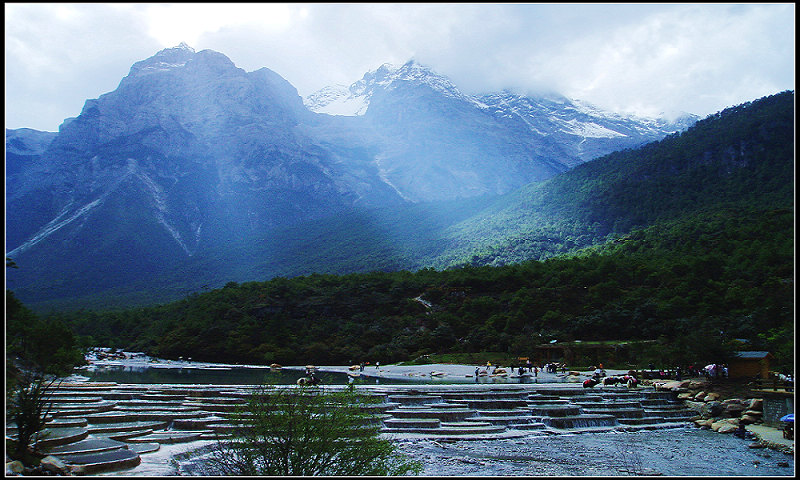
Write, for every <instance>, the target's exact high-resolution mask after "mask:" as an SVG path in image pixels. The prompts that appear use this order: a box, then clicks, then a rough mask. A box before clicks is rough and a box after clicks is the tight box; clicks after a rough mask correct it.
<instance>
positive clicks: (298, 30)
mask: <svg viewBox="0 0 800 480" xmlns="http://www.w3.org/2000/svg"><path fill="white" fill-rule="evenodd" d="M794 40H795V38H794V5H793V4H772V5H762V4H750V5H747V4H745V5H726V4H698V5H694V4H637V5H629V4H611V5H602V4H551V5H548V4H505V5H498V4H436V3H434V4H424V3H423V4H249V3H245V4H236V3H234V4H227V3H226V4H6V124H7V126H8V127H10V128H18V127H23V126H26V127H31V128H38V129H46V130H55V129H56V128H57V126H58V124H59V123H60V122H61V121H62V120H63V119H64V118H66V117H69V116H75V115H77V114H78V113H79V112H80V109H81V107H82V105H83V102H84V101H85V100H86V99H89V98H96V97H98V96H99V95H101V94H103V93H105V92H108V91H111V90H113V89H115V88H116V86H117V85H118V83H119V81H120V80H121V78H122V77H123V76H125V75H126V74H127V73H128V70H129V68H130V66H131V65H132V64H133V63H134V62H136V61H139V60H142V59H144V58H147V57H149V56H152V55H153V54H155V53H156V52H157V51H158V50H160V49H162V48H166V47H171V46H175V45H177V44H178V43H180V42H181V41H185V42H187V43H189V44H190V45H191V46H192V47H194V48H195V49H197V50H202V49H206V48H208V49H212V50H216V51H219V52H222V53H224V54H225V55H227V56H228V57H230V58H231V60H232V61H233V62H234V63H235V64H236V65H237V66H239V67H241V68H243V69H245V70H247V71H252V70H256V69H258V68H261V67H267V68H270V69H271V70H274V71H275V72H277V73H278V74H280V75H281V76H283V77H284V78H286V79H287V80H288V81H289V82H290V83H292V84H293V85H294V86H295V87H296V88H297V89H298V91H299V93H300V94H301V95H308V94H310V93H312V92H314V91H316V90H317V89H319V88H322V87H323V86H326V85H329V84H333V83H342V84H349V83H351V82H354V81H356V80H358V79H359V78H361V76H363V74H364V73H366V72H367V71H369V70H373V69H375V68H377V67H378V66H380V65H381V64H383V63H394V64H401V63H403V62H405V61H407V60H409V59H410V58H415V59H416V60H417V61H419V62H420V63H423V64H426V65H429V66H430V67H432V68H433V69H434V70H436V71H438V72H439V73H442V74H444V75H447V76H449V77H450V78H451V79H452V80H453V81H454V83H455V84H456V85H458V86H459V87H460V88H461V89H462V90H464V91H466V92H468V93H479V92H486V91H496V90H500V89H511V90H514V91H518V92H520V93H529V92H530V93H532V92H540V91H547V90H552V91H557V92H560V93H563V94H565V95H567V96H570V97H573V98H578V99H581V100H585V101H589V102H592V103H595V104H597V105H598V106H601V107H604V108H609V109H614V110H617V111H628V112H633V113H639V114H648V115H653V114H658V113H659V112H668V111H673V110H684V111H688V112H691V113H696V114H699V115H706V114H709V113H713V112H715V111H718V110H720V109H722V108H725V107H727V106H730V105H734V104H737V103H742V102H744V101H748V100H753V99H755V98H758V97H760V96H764V95H769V94H772V93H776V92H778V91H780V90H784V89H793V88H794V44H795V41H794Z"/></svg>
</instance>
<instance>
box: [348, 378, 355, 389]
mask: <svg viewBox="0 0 800 480" xmlns="http://www.w3.org/2000/svg"><path fill="white" fill-rule="evenodd" d="M347 388H348V389H349V390H350V391H351V392H352V391H353V390H354V389H355V388H356V386H355V379H354V378H353V377H352V376H350V375H348V376H347Z"/></svg>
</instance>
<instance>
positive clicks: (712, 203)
mask: <svg viewBox="0 0 800 480" xmlns="http://www.w3.org/2000/svg"><path fill="white" fill-rule="evenodd" d="M793 102H794V93H793V92H784V93H782V94H778V95H774V96H771V97H765V98H763V99H760V100H757V101H754V102H752V103H748V104H745V105H741V106H738V107H733V108H730V109H726V110H724V111H722V112H720V113H718V114H716V115H712V116H710V117H708V118H707V119H704V120H701V121H699V122H698V123H697V124H696V125H695V126H694V127H692V128H690V129H689V130H688V131H687V132H684V133H682V134H676V135H673V136H670V137H668V138H666V139H664V140H662V141H661V142H655V143H653V144H649V145H647V146H645V147H643V148H640V149H637V150H628V151H623V152H618V153H614V154H611V155H608V156H606V157H602V158H600V159H597V160H594V161H591V162H587V163H585V164H582V165H580V166H578V167H576V168H574V169H572V170H571V171H569V172H566V173H564V174H562V175H559V176H557V177H555V178H554V179H552V180H550V181H547V182H544V183H542V184H532V185H531V186H529V187H527V188H525V189H522V190H520V191H518V192H516V193H515V194H513V195H512V197H513V198H511V199H508V198H507V199H506V201H505V202H503V203H502V205H504V208H502V209H499V207H497V206H498V205H500V203H496V204H494V206H492V207H491V208H488V209H487V210H486V215H485V221H484V223H485V222H489V223H490V224H492V225H498V226H499V225H507V228H506V229H505V230H501V232H502V233H501V234H498V236H497V237H496V238H495V240H496V241H495V243H494V246H491V247H486V248H483V249H482V247H480V244H481V243H483V244H488V243H487V242H488V241H487V240H481V239H480V238H479V237H480V236H479V235H478V234H477V233H476V232H479V231H483V232H488V231H492V230H493V228H494V227H492V226H491V225H488V226H487V225H483V226H482V227H480V228H478V227H477V226H476V224H475V223H474V222H473V223H463V224H461V226H462V229H463V230H462V233H463V231H466V230H470V229H472V230H471V231H472V233H474V234H475V235H473V237H474V238H476V239H477V240H476V241H475V242H477V243H475V244H474V245H473V247H474V249H473V251H474V252H478V253H475V254H474V255H472V257H471V258H468V259H467V258H465V259H463V261H462V262H461V263H458V262H456V263H454V264H453V265H458V266H457V267H451V268H446V269H441V270H435V269H433V268H419V269H417V270H416V271H410V270H404V269H388V270H391V271H371V272H363V273H350V274H342V275H334V274H325V273H312V274H309V275H304V276H295V277H276V278H273V279H271V280H268V281H262V282H245V283H236V282H229V283H227V284H226V285H225V286H224V287H223V288H219V289H216V290H213V291H208V292H205V293H195V294H191V295H189V296H188V297H186V298H185V299H183V300H180V301H176V302H172V303H167V304H162V305H156V306H148V307H135V308H127V309H118V310H109V311H90V310H72V311H60V312H52V313H50V314H47V315H46V318H47V319H48V321H59V322H62V323H63V324H64V325H68V326H69V328H70V329H71V330H72V332H74V333H75V334H76V335H78V336H79V337H80V338H81V339H82V341H83V342H84V343H85V344H87V345H101V344H102V345H109V346H114V347H124V348H127V349H130V350H136V351H144V352H147V353H149V354H151V355H153V356H159V357H163V358H178V357H179V356H183V357H193V358H194V359H196V360H205V361H225V362H245V363H261V364H270V363H273V362H277V363H280V364H305V363H316V364H344V363H348V362H358V361H363V360H367V361H381V362H382V363H388V362H397V361H403V360H410V359H414V358H417V357H419V356H421V355H425V354H431V353H439V354H443V353H470V352H487V351H495V352H507V353H511V354H515V355H516V354H519V355H522V356H525V355H527V354H528V353H530V352H531V350H532V349H533V348H534V347H535V346H536V345H538V344H541V343H546V342H549V341H551V340H553V339H557V340H558V341H569V340H576V339H582V340H618V341H623V340H657V342H654V343H650V344H648V346H647V347H646V348H641V349H639V350H638V351H631V352H629V355H628V357H627V358H625V359H624V360H625V361H626V364H636V365H640V366H641V365H646V364H647V363H650V362H653V363H658V364H665V365H678V364H690V363H694V364H700V363H702V362H706V361H708V362H715V363H723V362H725V360H726V359H727V358H729V357H730V355H731V352H732V350H733V349H734V343H733V341H734V339H745V340H747V341H748V342H749V346H748V347H747V348H748V349H752V350H758V349H764V350H769V351H770V352H772V353H773V355H774V356H775V363H774V366H775V368H776V369H778V370H779V369H785V368H789V367H790V366H791V365H792V364H793V343H792V338H793V336H794V323H793V305H794V304H793V298H794V295H793V291H794V271H793V259H794V224H793V223H794V206H793V191H794V182H793V145H794V137H793V135H794V133H793V132H794V127H793V125H794V120H793V112H794V106H793ZM498 202H499V201H498ZM545 217H547V218H549V219H550V221H549V222H545V221H544V220H543V219H544V218H545ZM534 225H536V226H535V227H534ZM498 228H499V227H498ZM534 228H535V229H537V230H536V231H535V232H534V231H533V230H531V229H534ZM515 229H516V230H515ZM571 231H575V232H583V233H582V234H581V235H578V236H575V235H573V234H570V233H569V232H571ZM515 232H516V233H515ZM592 232H594V233H592ZM454 235H456V234H455V233H454ZM466 236H468V235H465V236H462V237H459V236H458V235H456V236H454V237H453V238H452V241H453V242H454V244H455V245H460V244H461V243H460V240H458V239H459V238H462V239H463V238H466ZM346 238H348V239H351V240H352V239H353V237H346ZM497 238H505V239H506V240H505V241H497ZM537 238H539V239H540V240H541V239H543V238H550V240H551V241H550V242H549V243H548V244H547V245H549V246H548V247H547V248H549V249H550V250H549V251H548V252H542V251H540V250H539V249H538V248H539V247H535V245H540V246H541V245H544V244H545V243H547V242H544V240H542V241H539V240H536V239H537ZM559 238H560V239H561V240H558V239H559ZM554 239H555V240H554ZM569 239H571V240H569ZM599 239H603V241H599ZM567 240H569V242H568V241H567ZM336 242H337V239H336V237H332V238H331V243H332V244H334V245H335V244H336ZM543 242H544V243H543ZM559 245H560V246H559ZM253 248H254V251H255V252H257V251H258V248H259V247H258V245H254V246H253ZM365 248H366V250H367V251H369V248H368V246H366V247H365ZM453 251H454V252H456V251H458V249H457V248H456V249H454V250H453ZM480 252H483V253H480ZM333 253H335V252H333ZM556 254H558V255H556ZM331 258H332V260H331V261H332V262H335V261H336V260H335V259H336V258H337V257H336V256H335V255H333V254H332V255H331ZM526 258H527V259H528V260H524V261H520V260H522V259H526ZM534 259H535V260H534ZM329 266H330V265H329V264H321V265H320V270H322V271H325V269H326V268H327V267H329ZM634 350H635V349H634Z"/></svg>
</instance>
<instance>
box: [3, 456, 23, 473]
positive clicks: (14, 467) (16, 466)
mask: <svg viewBox="0 0 800 480" xmlns="http://www.w3.org/2000/svg"><path fill="white" fill-rule="evenodd" d="M24 470H25V465H23V464H22V462H20V461H19V460H14V461H12V462H7V463H6V475H22V472H23V471H24Z"/></svg>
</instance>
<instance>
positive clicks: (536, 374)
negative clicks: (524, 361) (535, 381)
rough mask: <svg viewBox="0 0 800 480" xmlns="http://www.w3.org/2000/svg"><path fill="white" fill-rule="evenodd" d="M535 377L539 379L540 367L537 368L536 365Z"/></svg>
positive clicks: (534, 369) (534, 368)
mask: <svg viewBox="0 0 800 480" xmlns="http://www.w3.org/2000/svg"><path fill="white" fill-rule="evenodd" d="M533 376H534V377H536V378H539V367H537V366H535V365H534V367H533Z"/></svg>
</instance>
